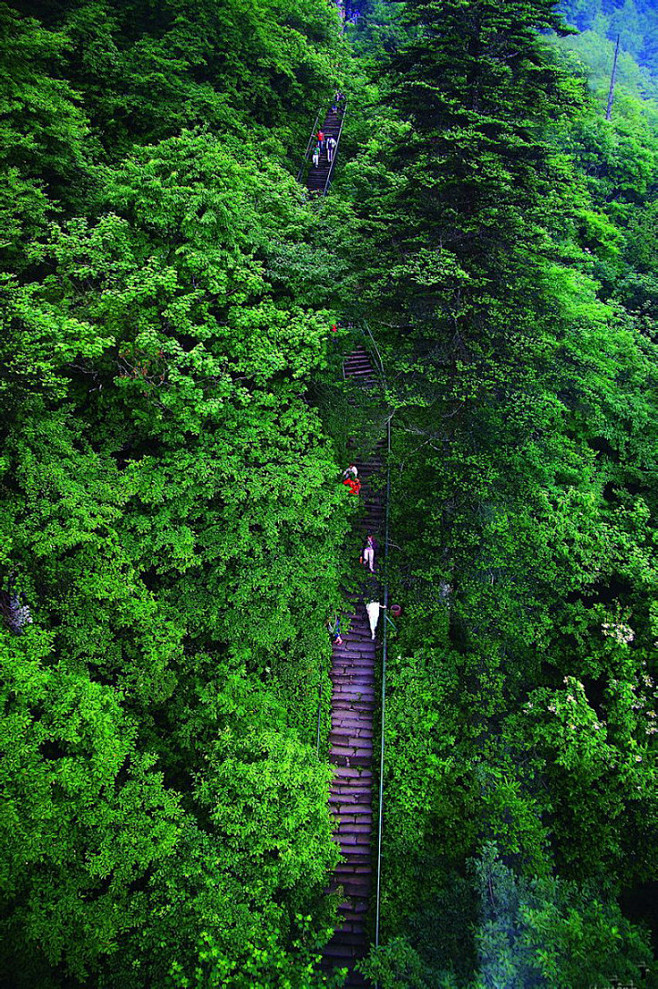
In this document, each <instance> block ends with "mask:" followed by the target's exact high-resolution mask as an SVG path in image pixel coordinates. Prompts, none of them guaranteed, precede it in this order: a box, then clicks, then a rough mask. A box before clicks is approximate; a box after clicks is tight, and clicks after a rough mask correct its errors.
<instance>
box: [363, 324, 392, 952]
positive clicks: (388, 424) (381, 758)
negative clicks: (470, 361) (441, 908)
mask: <svg viewBox="0 0 658 989" xmlns="http://www.w3.org/2000/svg"><path fill="white" fill-rule="evenodd" d="M365 326H366V329H367V331H368V336H369V337H370V340H371V341H372V345H373V347H374V349H375V353H376V354H377V359H378V361H379V367H380V371H381V374H382V378H383V380H384V385H385V387H387V385H386V375H385V373H384V363H383V361H382V358H381V354H380V353H379V348H378V347H377V344H376V343H375V338H374V337H373V335H372V333H371V331H370V327H369V326H368V324H367V323H365ZM386 453H387V460H386V515H385V523H384V581H385V582H384V607H385V609H386V610H387V611H388V544H389V518H390V503H391V416H390V415H389V416H388V418H387V420H386ZM387 632H388V624H387V622H386V621H384V634H383V637H382V703H381V709H382V716H381V726H380V730H381V750H380V755H379V814H378V825H377V894H376V900H375V947H376V948H378V947H379V926H380V907H381V878H382V824H383V819H384V749H385V742H384V739H385V729H386V661H387V658H388V635H387Z"/></svg>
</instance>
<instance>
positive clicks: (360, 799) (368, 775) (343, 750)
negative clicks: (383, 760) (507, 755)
mask: <svg viewBox="0 0 658 989" xmlns="http://www.w3.org/2000/svg"><path fill="white" fill-rule="evenodd" d="M344 367H345V377H346V378H348V379H349V378H351V379H353V380H355V381H357V382H359V383H360V384H363V385H364V386H368V385H370V384H374V383H375V380H376V376H375V370H374V368H373V365H372V362H371V359H370V356H369V355H368V352H367V351H366V349H365V348H364V347H357V348H356V349H355V350H354V351H353V352H352V353H351V354H350V355H349V356H348V357H347V359H346V360H345V365H344ZM383 446H385V441H384V440H381V441H380V442H378V443H377V446H376V450H377V451H378V452H375V454H374V455H372V456H371V457H369V458H368V459H367V460H363V461H361V462H359V461H358V460H357V461H356V466H357V468H358V471H359V478H360V479H361V482H362V488H361V492H360V495H359V497H360V498H362V499H363V501H364V505H365V513H364V516H363V524H362V528H363V539H364V542H365V536H366V534H368V533H370V534H372V535H373V536H375V538H376V539H377V542H378V543H379V544H380V545H382V544H383V541H384V538H385V533H384V524H385V506H384V499H383V497H382V496H381V495H380V494H378V493H377V492H376V491H375V490H373V489H372V485H371V479H372V477H373V475H374V474H376V473H378V472H379V470H380V469H381V467H382V459H381V456H380V453H379V451H381V448H382V447H383ZM375 563H376V569H377V563H378V560H377V559H376V561H375ZM376 569H375V572H376ZM374 580H375V578H373V577H366V576H365V574H364V587H363V589H362V591H361V592H360V593H359V594H356V595H353V596H352V599H351V600H352V604H353V609H354V610H353V612H352V614H351V615H350V616H349V617H350V622H351V627H350V629H349V631H347V632H343V633H342V639H343V644H342V645H340V646H337V645H334V648H333V652H332V662H331V681H332V694H331V734H330V736H329V738H330V744H331V750H330V761H331V763H332V764H333V766H334V767H335V768H334V779H333V781H332V784H331V790H330V796H329V803H330V806H331V811H332V813H333V815H334V817H335V821H336V831H335V836H336V841H337V842H338V844H339V845H340V851H341V860H340V862H339V864H338V866H337V867H336V871H335V874H334V880H333V883H332V886H331V889H337V888H338V887H339V886H340V887H342V888H343V891H344V894H345V899H344V902H343V903H341V906H340V908H339V909H340V913H341V917H342V922H341V924H340V926H339V927H338V928H337V930H336V932H335V934H334V936H333V938H332V939H331V941H330V942H329V944H328V945H327V946H326V948H325V950H324V962H325V967H327V968H333V967H342V966H347V967H348V969H349V970H350V974H349V977H348V980H347V983H346V985H347V986H350V987H352V986H365V985H368V983H367V982H366V980H365V979H364V978H363V977H362V976H360V975H359V974H358V973H357V972H355V971H354V968H353V966H354V963H355V962H356V961H358V960H359V959H360V958H363V957H364V956H365V955H366V953H367V951H368V948H369V944H370V938H369V937H368V934H367V928H366V915H367V912H368V905H369V899H370V895H371V890H372V885H373V883H372V877H371V874H372V872H373V868H372V860H373V853H374V842H373V837H374V828H373V812H372V788H373V766H372V761H373V712H374V709H375V655H376V642H375V641H374V640H373V639H372V638H371V635H370V627H369V624H368V618H367V615H366V610H365V602H366V597H367V596H368V597H369V596H370V595H371V594H372V593H373V587H372V583H373V581H374Z"/></svg>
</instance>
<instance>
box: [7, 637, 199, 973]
mask: <svg viewBox="0 0 658 989" xmlns="http://www.w3.org/2000/svg"><path fill="white" fill-rule="evenodd" d="M51 650H52V645H51V641H49V638H48V637H47V636H45V635H44V634H43V633H40V632H38V630H37V629H36V628H34V629H31V630H30V632H29V633H28V634H27V635H26V636H25V637H24V638H22V639H20V640H16V639H13V640H11V639H10V637H9V636H8V635H7V634H6V633H5V636H4V644H3V653H2V674H3V682H4V684H5V693H4V700H3V716H2V729H1V739H2V748H3V760H2V762H3V767H4V771H3V774H2V790H3V802H4V806H5V813H4V816H3V826H2V829H1V832H2V833H1V840H2V845H3V854H2V861H3V863H4V864H5V869H4V870H3V873H2V898H3V901H4V904H5V906H9V905H11V904H15V910H14V911H13V913H10V914H9V918H10V919H9V921H8V922H6V924H7V925H8V926H7V928H6V930H7V931H8V932H11V935H12V937H13V938H16V939H18V941H19V943H20V944H21V945H22V946H23V950H28V947H27V946H28V945H29V944H31V943H32V944H39V945H40V950H41V952H43V954H44V955H45V957H46V958H47V959H48V961H49V962H50V963H51V964H53V965H56V964H58V963H59V962H60V961H61V959H62V958H64V957H65V958H66V960H67V965H68V967H69V969H70V970H71V971H72V972H74V973H75V974H76V975H77V976H78V977H84V975H85V972H86V971H88V969H89V966H90V965H91V964H94V963H95V962H96V960H97V958H98V956H99V955H101V954H106V953H108V952H111V951H112V950H113V948H114V947H115V946H116V943H117V939H118V937H119V936H120V934H121V932H122V931H124V930H125V929H126V928H127V927H130V926H131V925H132V924H134V923H135V922H136V921H137V919H138V917H139V915H140V912H141V909H142V902H141V901H142V897H141V895H139V894H131V893H130V890H129V887H130V884H131V883H132V882H135V881H140V880H142V879H143V878H144V877H145V875H146V874H147V872H148V871H149V870H150V869H152V868H153V867H154V865H155V863H156V862H158V861H159V860H162V859H163V858H166V857H167V856H168V855H170V854H172V853H173V851H174V849H175V847H176V844H177V832H178V824H177V822H178V819H179V818H180V811H179V808H178V797H177V796H176V795H175V794H173V793H171V792H170V791H166V790H165V789H164V787H163V785H162V776H161V774H159V773H157V772H156V771H154V768H153V767H154V762H155V758H154V757H152V756H149V755H147V754H145V753H140V752H139V750H138V748H137V746H136V738H137V726H136V725H135V723H134V722H132V721H131V720H130V719H129V718H127V717H126V715H125V714H124V713H123V712H122V710H121V704H120V701H121V696H120V694H118V693H117V692H116V691H115V690H113V689H112V688H110V687H104V686H101V685H100V684H98V683H92V682H91V681H90V680H89V679H88V677H87V675H86V673H83V672H73V671H71V670H67V669H66V668H65V667H64V666H63V665H55V666H53V665H50V664H51V660H50V657H49V654H51V655H52V652H51ZM35 713H38V718H37V719H35V717H34V715H35Z"/></svg>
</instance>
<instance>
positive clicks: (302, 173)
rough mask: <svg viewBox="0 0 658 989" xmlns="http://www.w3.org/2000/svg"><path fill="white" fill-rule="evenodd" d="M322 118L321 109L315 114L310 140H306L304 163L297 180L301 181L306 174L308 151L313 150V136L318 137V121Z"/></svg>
mask: <svg viewBox="0 0 658 989" xmlns="http://www.w3.org/2000/svg"><path fill="white" fill-rule="evenodd" d="M319 119H320V111H319V110H318V112H317V113H316V115H315V121H314V123H313V126H312V127H311V133H310V134H309V137H308V141H307V142H306V151H305V152H304V157H303V158H302V163H301V166H300V168H299V171H298V172H297V181H298V182H301V181H302V177H303V175H304V168H305V167H306V162H307V161H308V153H309V151H310V150H311V145H312V144H313V138H314V137H316V135H317V133H318V121H319Z"/></svg>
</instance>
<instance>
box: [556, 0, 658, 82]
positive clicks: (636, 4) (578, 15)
mask: <svg viewBox="0 0 658 989" xmlns="http://www.w3.org/2000/svg"><path fill="white" fill-rule="evenodd" d="M562 9H563V10H564V13H565V16H566V18H567V21H568V22H569V23H570V24H573V25H575V26H576V27H577V28H578V29H579V31H582V32H587V33H588V34H589V33H591V34H593V35H595V36H598V37H599V38H600V40H601V41H602V42H605V41H606V40H607V41H609V42H611V43H614V42H615V41H616V38H617V35H619V36H620V49H621V51H622V52H623V53H625V54H626V55H631V56H632V57H633V59H634V61H635V62H636V63H637V64H638V65H639V66H641V67H642V68H643V69H646V70H648V72H649V73H650V74H651V76H652V77H653V82H654V85H655V82H656V80H657V79H658V8H657V6H656V2H655V0H564V2H563V4H562ZM590 42H591V39H590Z"/></svg>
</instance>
